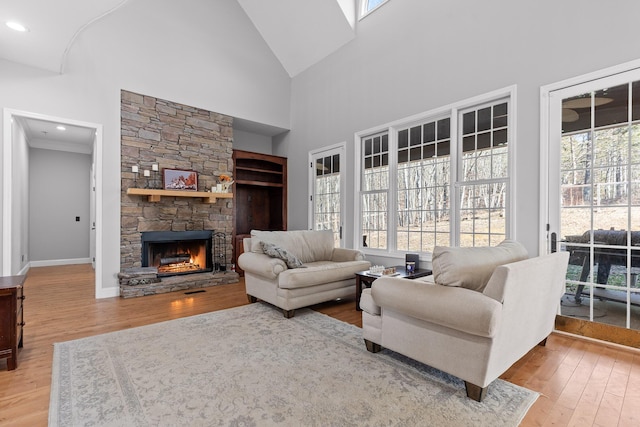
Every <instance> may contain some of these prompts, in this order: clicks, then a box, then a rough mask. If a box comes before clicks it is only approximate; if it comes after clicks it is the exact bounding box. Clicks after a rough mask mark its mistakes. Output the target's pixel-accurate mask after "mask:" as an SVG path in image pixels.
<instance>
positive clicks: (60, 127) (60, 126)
mask: <svg viewBox="0 0 640 427" xmlns="http://www.w3.org/2000/svg"><path fill="white" fill-rule="evenodd" d="M56 129H58V130H67V128H66V127H64V126H62V125H58V126H56Z"/></svg>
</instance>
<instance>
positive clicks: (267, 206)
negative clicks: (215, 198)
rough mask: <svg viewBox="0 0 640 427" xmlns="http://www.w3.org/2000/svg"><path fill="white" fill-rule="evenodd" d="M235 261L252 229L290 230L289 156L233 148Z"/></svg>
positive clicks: (237, 268)
mask: <svg viewBox="0 0 640 427" xmlns="http://www.w3.org/2000/svg"><path fill="white" fill-rule="evenodd" d="M233 167H234V170H233V179H234V183H233V187H234V188H233V194H234V203H233V208H234V211H233V219H234V227H233V242H234V262H235V263H236V270H237V271H238V273H240V274H242V273H243V272H242V270H241V269H240V268H239V267H238V256H240V254H241V253H242V251H243V248H242V239H244V238H245V237H249V233H250V232H251V230H286V229H287V158H286V157H280V156H273V155H269V154H262V153H253V152H250V151H243V150H233Z"/></svg>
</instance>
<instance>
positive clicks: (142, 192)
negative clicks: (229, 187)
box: [127, 188, 233, 203]
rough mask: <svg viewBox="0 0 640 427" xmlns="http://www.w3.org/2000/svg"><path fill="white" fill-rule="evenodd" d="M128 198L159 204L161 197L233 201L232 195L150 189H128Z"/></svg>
mask: <svg viewBox="0 0 640 427" xmlns="http://www.w3.org/2000/svg"><path fill="white" fill-rule="evenodd" d="M127 194H128V195H130V196H147V200H148V201H149V202H159V201H160V200H161V199H162V197H192V198H200V199H202V202H203V203H215V202H216V201H217V200H218V199H233V193H211V192H208V191H181V190H154V189H150V188H129V189H127Z"/></svg>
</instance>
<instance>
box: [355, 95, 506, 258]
mask: <svg viewBox="0 0 640 427" xmlns="http://www.w3.org/2000/svg"><path fill="white" fill-rule="evenodd" d="M500 100H505V101H506V102H507V103H508V122H507V126H508V160H507V161H508V174H507V177H506V181H507V194H508V197H507V201H506V205H505V206H506V218H505V234H506V237H505V238H507V239H515V238H516V221H515V217H516V215H515V200H516V194H515V185H514V184H515V182H516V168H515V167H514V165H515V158H516V157H515V155H516V149H517V148H516V147H517V143H516V135H517V129H516V116H517V111H516V106H517V86H516V85H513V86H508V87H505V88H502V89H498V90H496V91H493V92H489V93H486V94H483V95H479V96H476V97H473V98H469V99H466V100H463V101H459V102H455V103H452V104H449V105H447V106H444V107H440V108H436V109H433V110H429V111H425V112H422V113H418V114H416V115H413V116H409V117H405V118H402V119H399V120H396V121H393V122H390V123H386V124H383V125H379V126H375V127H372V128H369V129H366V130H363V131H359V132H356V133H355V134H354V168H355V169H354V170H355V174H354V175H355V176H354V178H355V182H354V184H355V186H354V188H355V191H356V195H355V196H356V197H354V199H353V200H354V202H353V203H354V209H353V211H354V230H355V232H354V235H353V247H354V248H358V249H360V250H362V251H363V252H364V253H366V254H370V255H374V256H393V257H403V256H404V254H405V253H406V252H407V251H405V250H398V249H397V242H396V238H397V236H396V235H397V223H398V221H397V220H398V218H397V197H396V196H397V190H396V189H397V187H398V185H397V181H396V180H397V171H398V158H397V152H398V131H400V130H402V129H406V128H410V127H411V126H415V125H417V124H421V123H425V122H429V121H433V120H440V119H442V118H443V117H449V118H450V126H451V129H450V137H451V139H450V147H451V153H450V162H451V165H450V174H451V175H450V179H449V194H451V195H452V196H454V195H455V197H453V200H452V202H451V204H450V209H451V213H450V230H449V232H450V242H451V246H458V245H459V243H460V224H459V223H460V217H459V215H460V207H459V203H460V202H459V200H458V198H459V197H458V189H459V187H460V186H461V185H465V184H468V183H465V181H463V180H461V179H460V176H459V170H460V165H461V162H462V138H461V131H460V125H459V124H460V122H461V120H460V115H459V113H460V112H462V111H468V110H469V109H473V108H478V109H479V108H481V107H482V106H484V105H486V104H492V103H496V102H498V101H500ZM383 132H388V135H389V188H388V189H387V194H388V196H387V200H388V202H387V203H388V206H387V217H388V223H389V226H388V227H387V244H386V249H377V248H371V247H363V246H362V238H361V236H360V235H361V234H362V204H361V200H362V195H363V190H362V184H363V182H362V177H363V171H364V168H363V165H362V142H363V140H364V139H365V138H367V137H370V136H373V135H375V134H380V133H383ZM420 253H421V254H428V255H427V259H430V252H420Z"/></svg>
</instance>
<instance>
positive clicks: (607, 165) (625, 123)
mask: <svg viewBox="0 0 640 427" xmlns="http://www.w3.org/2000/svg"><path fill="white" fill-rule="evenodd" d="M614 71H615V72H614ZM602 74H603V75H601V76H587V77H585V78H584V80H583V81H581V82H578V81H575V82H570V84H565V85H562V86H561V87H557V88H553V89H551V90H548V91H547V92H546V94H545V90H544V88H543V92H542V93H543V104H544V99H547V100H548V103H547V112H546V113H547V117H548V124H547V128H546V129H544V126H543V130H542V135H548V141H547V143H546V147H544V145H545V144H544V142H543V151H544V150H546V153H544V154H546V155H544V154H543V156H542V157H541V160H542V162H541V163H543V164H544V163H546V165H547V167H548V169H547V170H546V173H545V171H544V168H543V171H542V174H541V175H542V176H543V177H548V182H547V183H546V185H543V186H542V188H543V191H545V190H546V195H545V196H546V197H547V200H546V207H547V211H546V212H544V217H545V218H546V221H547V223H546V227H545V228H546V229H547V230H548V234H547V236H546V238H547V239H546V241H545V242H544V245H546V247H547V250H548V251H551V252H555V251H567V252H569V253H570V260H569V267H568V272H567V279H566V284H565V295H564V297H563V298H562V301H561V306H560V315H561V316H560V318H559V321H558V322H557V327H558V329H560V330H565V331H567V332H571V333H579V334H581V335H586V336H589V337H592V338H598V339H604V340H607V341H612V342H617V343H620V344H624V345H633V346H637V345H638V342H636V341H637V331H638V330H640V282H638V280H637V276H638V274H640V68H638V67H632V68H630V69H627V70H624V71H621V70H617V69H616V70H610V72H609V73H606V72H603V73H602ZM543 117H544V116H543ZM545 160H546V162H545ZM625 331H627V332H629V331H633V333H627V332H625ZM634 336H635V338H634Z"/></svg>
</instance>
